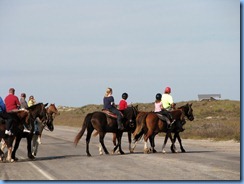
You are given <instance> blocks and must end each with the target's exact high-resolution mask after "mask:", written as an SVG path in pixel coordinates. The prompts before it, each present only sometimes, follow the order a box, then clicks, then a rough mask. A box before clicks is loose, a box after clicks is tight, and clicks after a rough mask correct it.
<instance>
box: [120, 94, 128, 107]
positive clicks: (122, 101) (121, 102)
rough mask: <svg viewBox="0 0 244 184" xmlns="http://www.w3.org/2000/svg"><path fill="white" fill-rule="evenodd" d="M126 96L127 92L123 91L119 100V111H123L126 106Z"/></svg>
mask: <svg viewBox="0 0 244 184" xmlns="http://www.w3.org/2000/svg"><path fill="white" fill-rule="evenodd" d="M127 98H128V94H127V93H123V94H122V99H121V100H120V102H119V110H120V111H123V110H125V109H126V108H127V107H128V105H127V101H126V100H127Z"/></svg>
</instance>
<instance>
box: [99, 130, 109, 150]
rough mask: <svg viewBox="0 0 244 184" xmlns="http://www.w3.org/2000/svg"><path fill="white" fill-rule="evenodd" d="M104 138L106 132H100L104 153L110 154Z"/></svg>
mask: <svg viewBox="0 0 244 184" xmlns="http://www.w3.org/2000/svg"><path fill="white" fill-rule="evenodd" d="M104 137H105V133H104V132H100V133H99V141H100V144H101V145H102V148H103V151H104V152H105V154H107V155H108V154H109V152H108V150H107V148H106V146H105V144H104Z"/></svg>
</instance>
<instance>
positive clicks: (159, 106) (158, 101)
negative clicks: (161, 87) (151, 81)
mask: <svg viewBox="0 0 244 184" xmlns="http://www.w3.org/2000/svg"><path fill="white" fill-rule="evenodd" d="M161 99H162V95H161V94H160V93H157V94H156V100H155V103H154V107H155V109H154V112H156V113H158V114H161V115H163V116H162V119H163V120H165V121H166V122H167V125H168V128H169V129H170V128H171V126H172V123H173V122H172V123H171V121H170V119H172V118H171V115H170V113H169V112H168V111H167V110H165V109H164V108H163V105H162V101H161Z"/></svg>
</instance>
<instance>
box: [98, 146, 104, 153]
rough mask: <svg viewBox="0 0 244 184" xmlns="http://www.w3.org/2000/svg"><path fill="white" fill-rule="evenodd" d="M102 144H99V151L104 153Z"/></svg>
mask: <svg viewBox="0 0 244 184" xmlns="http://www.w3.org/2000/svg"><path fill="white" fill-rule="evenodd" d="M102 149H103V148H102V145H101V144H99V148H98V151H99V155H103V150H102Z"/></svg>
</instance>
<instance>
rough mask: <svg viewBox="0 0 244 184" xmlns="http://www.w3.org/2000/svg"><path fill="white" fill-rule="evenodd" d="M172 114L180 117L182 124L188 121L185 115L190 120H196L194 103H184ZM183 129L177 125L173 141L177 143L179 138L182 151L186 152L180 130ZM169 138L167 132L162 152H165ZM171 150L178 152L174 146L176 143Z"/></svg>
mask: <svg viewBox="0 0 244 184" xmlns="http://www.w3.org/2000/svg"><path fill="white" fill-rule="evenodd" d="M171 114H172V116H173V118H177V117H180V119H179V121H178V122H179V123H181V124H182V126H183V125H184V124H185V123H186V120H185V117H187V119H188V120H190V121H193V120H194V115H193V109H192V104H188V103H187V104H186V105H183V106H181V107H179V108H178V109H177V110H175V111H172V112H171ZM179 114H181V115H180V116H179ZM176 125H177V124H176ZM178 125H179V124H178ZM182 131H183V129H179V128H177V127H176V128H175V129H173V131H172V133H175V134H174V139H173V142H174V143H175V141H176V139H178V142H179V144H180V149H181V151H182V152H186V151H185V149H184V148H183V146H182V142H181V138H180V132H182ZM167 140H168V136H167V134H166V136H165V139H164V144H163V147H162V152H163V153H165V150H164V148H165V146H166V143H167ZM171 151H172V152H177V150H176V148H175V147H174V144H172V145H171Z"/></svg>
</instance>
